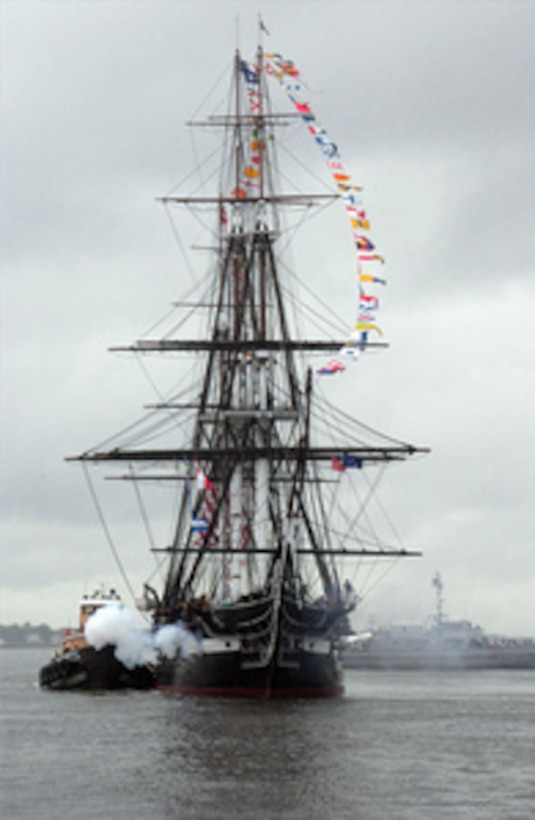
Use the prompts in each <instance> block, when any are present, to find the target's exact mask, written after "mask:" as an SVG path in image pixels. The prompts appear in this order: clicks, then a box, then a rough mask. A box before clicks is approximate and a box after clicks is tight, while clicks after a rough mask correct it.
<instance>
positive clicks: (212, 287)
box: [75, 37, 425, 698]
mask: <svg viewBox="0 0 535 820" xmlns="http://www.w3.org/2000/svg"><path fill="white" fill-rule="evenodd" d="M260 39H262V38H261V37H260ZM230 74H231V81H230V83H229V86H230V91H229V93H228V94H227V96H226V97H225V100H226V101H227V103H228V104H227V106H226V108H225V111H224V112H223V113H221V114H217V113H216V114H213V115H211V116H209V117H208V118H207V119H206V120H201V121H200V122H198V123H193V125H196V126H199V127H200V128H202V129H205V130H208V131H210V133H211V135H212V136H213V134H214V132H215V134H216V135H217V137H221V140H219V139H218V144H220V153H219V154H218V158H219V159H218V160H217V162H218V163H219V165H218V170H217V173H216V171H214V169H213V167H212V166H211V165H210V164H209V163H207V164H206V165H202V164H201V168H202V170H203V171H204V178H205V180H209V181H210V182H211V183H212V187H213V190H212V191H210V192H209V193H205V191H204V189H201V188H199V189H193V191H188V193H187V194H182V193H177V192H176V191H174V192H173V193H172V194H170V195H168V196H166V197H163V198H162V200H161V201H162V203H163V205H164V207H165V208H166V210H167V212H168V213H170V214H172V215H174V214H175V213H176V212H177V211H179V210H180V209H181V208H184V209H186V211H187V212H188V214H193V216H194V217H195V219H197V221H198V222H201V223H202V225H203V226H206V227H207V228H208V240H207V242H205V243H204V245H203V246H201V248H200V251H201V253H205V252H208V253H209V256H210V260H211V261H210V263H209V265H208V273H207V275H206V276H203V277H202V280H201V278H200V277H199V280H198V281H195V283H194V286H193V288H192V291H191V293H190V294H189V295H188V297H187V298H184V299H183V300H181V301H180V302H178V303H177V304H176V305H175V308H176V311H177V314H176V315H175V314H174V321H171V322H170V327H169V328H167V329H165V330H162V331H161V332H160V331H159V332H158V333H157V334H152V335H149V336H148V337H146V338H143V339H139V340H137V341H136V342H135V343H133V344H131V345H128V346H125V347H118V348H115V349H116V350H120V351H128V352H129V353H131V354H132V355H135V356H140V357H144V356H152V357H155V356H156V357H160V358H170V359H172V364H171V365H170V367H173V366H174V367H175V368H176V373H177V376H176V381H177V383H178V384H179V387H178V388H177V387H175V388H174V389H171V390H170V391H169V392H168V394H167V395H165V396H160V398H159V400H158V402H157V403H156V404H154V405H152V406H151V407H150V408H149V411H148V413H147V415H146V417H144V418H143V419H142V420H141V421H140V422H139V423H136V424H134V425H132V426H131V427H129V428H128V430H127V432H126V434H125V435H123V436H122V438H121V436H119V437H117V439H114V440H110V442H108V444H107V445H106V446H105V447H102V446H99V447H95V448H92V449H90V450H88V451H86V452H84V453H83V454H81V455H79V456H76V457H75V458H76V459H77V460H80V461H82V462H83V464H84V467H86V466H87V465H88V464H89V463H90V462H96V463H99V464H105V465H111V464H113V465H115V466H116V467H117V468H118V469H119V473H118V474H115V475H114V476H111V477H112V478H116V479H123V480H124V481H127V482H131V484H132V486H133V488H134V494H135V495H136V496H138V497H139V496H140V494H141V493H142V492H143V491H144V489H145V488H146V487H147V486H151V487H152V488H154V487H155V486H158V485H159V486H161V487H163V488H164V489H166V490H167V491H168V492H170V495H171V496H172V498H173V502H172V504H171V503H170V506H171V507H173V510H172V511H171V513H170V515H171V517H172V520H173V522H174V523H173V526H172V529H171V536H170V538H169V541H168V543H157V544H153V545H152V547H151V549H152V551H153V553H154V556H155V560H156V562H157V564H158V571H159V573H160V576H161V577H162V581H161V583H160V585H158V583H155V582H151V583H150V584H147V585H146V587H145V594H144V601H145V604H144V605H145V609H146V610H147V611H148V612H149V613H150V617H151V620H152V625H153V631H154V635H155V641H156V644H157V646H158V647H159V651H160V664H159V669H158V673H157V685H158V687H159V688H161V689H163V690H166V691H170V692H171V691H172V692H178V693H183V694H189V693H196V694H210V695H238V696H249V697H264V698H269V697H294V696H295V697H306V696H312V697H328V696H336V695H340V694H341V693H342V692H343V679H342V667H341V663H340V652H339V650H340V641H341V637H342V636H343V635H344V634H346V633H347V632H348V631H349V630H350V623H349V617H350V613H351V612H352V610H353V609H354V608H355V606H356V604H357V601H358V597H359V594H360V593H359V590H358V581H357V582H355V574H354V570H355V563H357V564H358V565H359V566H360V565H362V564H366V562H376V561H377V560H378V559H381V560H385V559H386V560H388V561H395V560H397V559H398V558H400V557H407V556H410V555H416V554H417V553H416V552H413V551H412V552H411V551H409V550H406V549H405V548H403V547H401V546H399V545H397V544H391V543H390V542H389V541H388V540H386V541H385V539H384V536H383V537H382V538H381V537H377V534H376V531H375V527H374V526H372V525H371V524H370V522H369V507H370V504H371V501H370V498H371V497H372V496H373V491H374V487H375V484H376V483H377V479H378V476H379V475H380V474H382V472H383V468H385V467H387V466H388V465H389V464H391V463H396V464H398V463H399V462H402V461H404V460H406V459H408V458H409V457H411V456H414V455H415V454H417V453H421V452H424V451H425V448H419V447H416V446H414V445H411V444H409V443H407V442H404V441H401V440H398V439H394V438H391V437H387V436H384V435H382V434H380V433H379V432H377V431H375V430H373V429H372V428H371V427H369V426H365V425H362V424H360V423H359V422H357V421H356V420H354V419H353V418H352V417H351V416H350V414H348V413H347V412H345V411H344V410H342V409H341V407H340V401H339V398H336V399H332V400H330V399H329V397H328V394H329V390H330V389H331V388H333V389H334V388H335V387H336V382H337V380H340V379H342V378H344V379H349V380H351V379H352V378H353V375H354V373H355V372H356V371H355V370H353V368H355V367H357V365H356V364H355V361H356V360H357V359H358V358H359V356H361V355H362V354H365V353H367V351H369V350H370V349H371V348H376V347H381V346H384V343H383V342H382V339H381V335H380V334H381V331H380V329H379V327H378V325H377V324H376V319H375V313H376V310H377V308H378V305H379V297H378V295H377V293H376V291H377V290H378V289H379V288H381V287H382V286H383V285H384V284H385V280H384V278H383V276H384V274H383V273H382V265H383V262H384V260H383V258H382V257H381V256H380V255H379V254H378V253H377V250H376V248H375V245H374V244H373V242H372V240H371V238H370V235H369V229H370V226H369V221H368V218H367V216H366V213H365V211H364V209H363V205H362V201H361V195H360V189H359V187H358V186H356V185H354V184H353V182H352V180H351V178H350V176H349V174H348V173H347V172H346V170H345V168H344V166H343V164H342V161H341V157H340V153H339V150H338V147H337V145H336V144H335V143H334V142H333V141H332V140H331V139H330V137H329V136H328V134H327V132H326V130H325V129H324V128H323V127H322V126H320V124H319V122H318V120H317V118H316V117H315V114H314V113H313V111H312V109H311V106H310V103H309V101H308V100H305V99H304V97H303V92H302V86H301V78H300V73H299V70H298V69H297V67H296V66H295V64H294V63H293V62H291V61H289V60H286V59H285V58H283V57H282V55H280V54H276V53H266V52H265V51H264V49H263V48H262V47H259V48H258V50H257V52H256V54H255V57H254V59H253V60H251V61H248V60H246V59H244V58H243V56H242V55H241V53H239V52H236V53H235V55H234V57H233V60H232V68H231V72H230ZM272 94H273V96H275V94H277V95H278V96H279V98H280V101H281V102H282V103H283V104H284V105H283V111H282V112H281V111H275V110H274V106H273V103H272ZM296 129H301V131H302V133H303V137H304V138H305V139H306V140H310V138H312V142H313V146H314V151H315V152H316V153H315V156H317V158H318V159H319V160H320V162H319V163H318V165H319V166H321V167H322V168H323V169H325V166H326V168H327V177H328V184H326V185H325V189H324V190H322V191H320V192H318V193H303V192H299V191H297V190H295V188H294V187H293V186H292V184H291V183H290V182H289V177H287V176H284V174H283V172H282V171H281V164H280V159H281V156H280V155H281V154H282V153H283V149H284V147H285V145H286V142H285V140H286V135H287V133H289V132H292V131H295V130H296ZM281 132H282V133H284V138H280V137H279V135H280V134H281ZM307 134H308V135H307ZM315 178H316V180H317V178H318V177H317V174H316V176H315ZM335 200H339V202H340V203H341V204H342V206H343V209H344V210H345V212H346V216H347V218H348V222H349V227H350V230H351V239H352V244H351V249H352V253H353V256H352V257H351V256H350V259H349V262H348V267H350V268H351V270H352V271H354V272H352V273H351V274H350V275H348V277H347V278H346V277H344V278H343V280H341V281H340V282H339V283H337V286H340V287H344V288H347V292H348V294H352V296H351V298H352V299H353V302H352V305H351V309H350V318H348V319H346V320H345V321H346V322H347V326H346V327H344V325H345V322H344V321H340V320H339V319H338V318H336V320H333V321H332V322H329V321H327V320H326V317H330V316H331V315H332V311H330V312H329V309H328V308H327V307H326V306H325V305H323V307H318V305H320V304H321V303H320V302H317V303H316V307H313V305H314V302H313V298H314V296H313V294H311V293H310V291H311V289H310V287H309V286H308V285H305V283H301V284H300V285H299V284H298V282H299V280H298V279H297V277H296V275H295V274H294V273H293V272H292V270H291V267H290V265H289V263H288V262H287V261H286V257H285V253H286V251H287V250H288V244H289V238H290V237H292V238H293V234H294V231H295V228H296V224H297V223H299V222H300V221H302V220H303V219H304V217H307V216H308V215H309V213H311V212H313V211H314V213H319V214H321V212H322V209H323V208H325V207H326V206H327V205H330V204H331V202H334V201H335ZM335 205H336V207H339V205H338V204H337V203H336V202H335ZM173 218H174V216H173ZM286 220H287V221H286ZM324 238H325V243H327V242H329V233H328V232H326V233H325V237H324ZM190 241H193V235H192V237H191V239H190ZM326 258H328V257H326ZM327 264H328V263H327ZM307 278H308V280H309V281H310V277H307ZM330 284H331V285H332V284H333V283H330ZM176 316H178V317H179V318H176ZM355 317H356V321H355ZM191 327H193V329H194V331H195V332H194V333H192V334H191V335H190V328H191ZM333 328H335V329H334V331H333ZM340 328H342V329H340ZM346 328H349V329H346ZM366 363H367V362H366ZM360 366H361V365H360V364H359V367H360ZM352 370H353V372H351V371H352ZM121 470H122V471H123V472H122V473H121ZM374 473H375V475H374ZM370 474H371V477H370ZM355 488H356V492H357V496H356V497H355V495H352V491H355ZM359 488H360V489H359ZM358 493H360V495H358ZM143 517H144V518H146V517H147V516H145V514H144V516H143Z"/></svg>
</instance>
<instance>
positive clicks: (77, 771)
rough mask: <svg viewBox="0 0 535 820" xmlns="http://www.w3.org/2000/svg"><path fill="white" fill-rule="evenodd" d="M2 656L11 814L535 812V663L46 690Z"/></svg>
mask: <svg viewBox="0 0 535 820" xmlns="http://www.w3.org/2000/svg"><path fill="white" fill-rule="evenodd" d="M50 654H51V653H50V650H43V649H6V648H4V649H1V650H0V694H1V718H0V720H1V729H0V755H1V765H0V779H1V793H0V817H1V818H3V820H11V818H14V819H15V818H16V819H17V820H18V819H19V818H20V819H21V820H34V819H35V818H40V820H59V818H62V820H63V818H65V817H68V818H69V820H82V819H83V820H99V818H102V820H132V819H133V818H136V820H160V819H161V820H164V819H165V820H172V818H187V819H188V820H189V819H190V818H191V820H203V818H251V820H252V819H253V818H255V820H264V819H266V820H267V818H274V819H275V818H288V819H289V820H325V819H329V818H333V820H336V819H337V818H351V819H353V818H356V819H357V820H358V819H360V818H362V820H391V819H392V818H394V819H395V820H416V819H418V820H419V819H420V818H426V819H427V818H430V817H432V818H434V819H436V818H452V820H453V819H455V820H459V818H467V819H468V818H469V820H478V818H481V819H483V818H485V820H487V819H488V820H490V819H491V818H492V820H494V819H495V818H500V820H503V819H504V818H510V819H511V820H524V819H525V820H531V818H533V817H535V766H534V757H533V755H534V750H535V670H532V671H514V672H511V671H477V672H476V671H473V672H447V673H445V672H421V671H420V672H397V673H395V672H373V671H357V670H353V671H352V670H349V671H347V672H346V695H345V697H343V698H340V699H336V700H323V701H322V700H318V701H312V700H302V701H292V700H282V701H262V702H260V701H248V700H234V699H212V698H200V697H170V696H164V695H161V694H159V693H157V692H154V691H153V692H115V693H111V692H109V693H101V694H91V693H74V692H58V693H54V692H46V691H42V690H40V689H39V687H38V686H37V685H36V680H37V673H38V669H39V668H40V666H41V665H43V663H45V662H46V661H47V660H48V658H49V657H50Z"/></svg>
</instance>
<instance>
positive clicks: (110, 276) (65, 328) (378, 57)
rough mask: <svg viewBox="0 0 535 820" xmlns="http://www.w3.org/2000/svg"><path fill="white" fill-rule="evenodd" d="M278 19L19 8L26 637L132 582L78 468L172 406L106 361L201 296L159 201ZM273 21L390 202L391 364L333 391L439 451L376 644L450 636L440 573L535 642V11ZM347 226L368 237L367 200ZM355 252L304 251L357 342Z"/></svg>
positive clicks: (17, 486)
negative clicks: (196, 127)
mask: <svg viewBox="0 0 535 820" xmlns="http://www.w3.org/2000/svg"><path fill="white" fill-rule="evenodd" d="M258 10H259V6H258V5H257V4H256V3H252V2H241V3H240V2H230V0H228V1H226V0H195V2H184V0H182V1H181V0H175V2H158V0H150V2H143V0H137V2H133V1H132V2H129V0H123V1H122V2H107V1H106V0H100V2H78V1H77V0H71V1H70V2H47V0H38V2H27V0H16V1H15V0H12V1H11V0H3V2H1V4H0V15H1V17H0V21H1V32H0V36H1V43H0V47H1V55H2V57H1V59H2V66H1V73H2V83H1V88H0V95H1V96H0V107H1V110H0V116H1V120H2V123H3V126H2V129H3V135H2V141H1V145H0V161H1V175H2V190H1V203H0V204H1V222H2V251H1V253H2V256H1V260H2V265H1V281H2V293H1V302H0V305H1V333H2V359H1V372H2V393H1V396H2V398H1V416H2V434H1V444H2V449H1V453H2V457H1V467H2V478H1V482H2V527H1V579H0V585H1V601H0V622H3V623H5V622H11V621H25V620H30V621H33V622H36V621H42V620H45V621H48V622H50V623H52V624H53V625H60V624H63V623H66V622H68V621H71V622H72V620H73V618H74V614H75V608H76V601H77V599H78V597H79V595H80V594H81V593H82V592H85V591H90V588H91V587H92V586H93V585H94V584H95V583H97V582H99V581H101V580H103V581H109V582H110V583H115V584H116V585H117V586H118V587H121V581H120V578H119V577H118V574H117V571H116V569H115V566H114V564H113V561H112V559H111V556H110V553H109V550H108V547H107V544H106V542H105V539H104V536H103V534H102V530H101V529H100V527H99V524H98V521H97V520H96V514H95V511H94V508H93V507H92V504H91V500H90V496H89V493H88V491H87V488H86V484H85V481H84V477H83V473H82V472H81V471H80V470H79V469H78V468H77V467H76V466H73V465H69V464H65V463H64V461H63V458H64V456H65V455H67V454H72V453H77V452H80V451H82V450H84V449H86V448H87V447H88V446H90V445H92V444H94V443H96V442H98V441H99V440H100V439H103V438H105V437H106V436H107V435H109V434H111V433H112V432H113V431H114V430H115V429H117V428H120V427H121V426H123V424H125V423H126V422H127V421H128V420H129V419H130V418H134V417H137V416H138V415H139V409H140V407H141V406H142V405H143V403H146V402H147V401H150V400H152V398H153V397H152V396H150V395H149V393H148V390H147V384H146V382H145V381H144V380H143V378H142V376H141V375H140V372H139V369H138V368H137V367H136V365H135V364H134V363H133V362H131V361H130V360H124V359H120V358H117V357H114V356H112V355H110V354H109V353H107V352H106V349H107V347H108V346H110V345H112V344H116V343H128V342H130V341H132V340H134V339H136V338H138V337H139V336H140V335H141V333H143V332H144V331H145V329H146V328H147V327H148V326H150V325H151V323H152V321H153V320H155V319H157V318H159V317H160V316H161V315H162V313H164V312H165V310H166V308H167V306H168V305H169V304H170V303H171V302H172V301H173V299H176V298H177V296H178V295H179V293H180V292H181V291H182V290H183V288H184V281H185V279H186V280H187V276H188V274H187V273H186V272H185V271H184V266H183V264H182V262H181V259H180V256H179V254H178V253H177V247H176V243H175V242H174V238H173V236H172V232H171V231H170V230H169V224H168V222H167V221H166V218H165V214H164V213H163V211H162V209H161V207H159V206H158V205H157V204H156V203H155V202H154V198H155V197H157V196H160V195H162V194H165V193H167V192H168V191H169V190H170V189H171V188H172V187H173V185H174V184H175V183H176V182H177V181H178V180H179V179H181V178H182V177H184V175H185V173H186V172H187V170H189V167H190V166H189V163H191V161H192V159H193V158H194V154H193V153H192V144H191V138H190V134H189V132H188V129H186V128H185V127H184V123H185V122H186V121H187V120H188V119H190V118H191V117H192V116H194V115H195V114H196V112H197V110H198V109H199V107H200V104H201V103H202V101H203V99H204V97H205V95H206V93H207V92H208V91H209V90H210V88H211V87H212V85H213V83H214V82H215V81H216V80H217V79H218V78H219V77H220V75H221V74H222V72H223V71H224V69H225V68H226V67H227V66H229V65H230V61H231V58H232V55H233V52H234V49H235V46H236V41H237V39H238V40H239V43H240V46H241V48H242V50H243V52H244V54H245V55H246V56H250V57H253V55H254V50H255V47H256V19H257V14H258ZM262 13H263V16H264V19H265V22H266V25H267V27H268V29H269V30H270V37H269V38H268V39H267V41H266V44H265V45H266V48H267V49H272V50H274V51H280V52H281V53H282V54H284V55H285V56H286V57H288V58H291V59H293V60H294V61H295V62H296V63H297V65H298V66H299V68H300V70H301V72H302V75H303V77H304V78H305V80H306V83H307V87H308V89H309V91H310V94H309V100H310V103H311V105H312V108H313V110H314V111H315V113H316V115H317V117H318V119H319V120H320V121H321V122H322V124H324V125H325V126H326V127H327V129H328V131H329V134H330V135H331V136H332V138H333V139H334V140H335V141H336V142H337V143H338V145H339V146H340V150H341V153H342V156H343V159H344V163H345V165H346V167H347V169H348V170H349V171H350V173H351V174H352V176H353V177H354V178H355V179H356V180H359V181H360V182H362V183H363V184H364V186H365V187H364V194H363V196H364V200H365V203H366V205H367V210H368V212H369V215H370V217H371V219H372V234H373V236H374V239H375V240H376V241H377V244H378V245H380V247H381V250H382V251H383V253H384V255H385V257H386V259H387V266H386V273H387V276H388V280H389V285H388V288H387V290H386V291H385V293H384V296H383V298H382V302H383V310H382V312H381V325H382V327H383V329H384V330H385V332H386V334H387V336H388V339H389V341H390V343H391V347H390V349H389V350H388V351H386V352H384V353H381V354H380V355H374V356H373V357H372V356H369V357H365V358H364V359H362V360H361V361H359V363H358V364H357V365H355V369H352V370H351V373H350V374H345V375H344V377H343V378H344V381H343V382H337V384H336V386H335V387H334V388H333V390H335V391H342V392H343V394H344V396H343V398H345V399H346V400H348V402H349V404H350V406H352V407H353V408H354V410H355V412H356V414H357V415H358V416H359V418H362V419H363V420H364V421H366V422H369V423H372V424H374V425H376V426H378V427H379V428H381V429H384V430H385V431H386V432H388V433H391V434H393V435H397V436H399V437H401V438H404V439H406V440H410V441H413V442H415V443H417V444H422V445H429V446H431V448H432V450H433V452H432V455H431V456H428V457H427V458H426V459H424V460H421V461H418V462H415V463H409V464H408V465H404V466H403V467H402V468H401V469H400V471H399V472H397V473H393V474H392V475H391V477H390V482H389V484H388V486H387V488H386V494H387V497H388V501H389V504H390V509H391V514H392V517H393V518H394V520H395V522H396V526H397V529H398V530H399V531H400V533H401V534H402V536H403V540H404V542H405V545H406V546H407V547H414V548H417V549H422V550H423V551H424V557H423V558H422V559H420V560H418V561H410V562H404V563H403V564H399V565H397V566H396V567H395V569H394V570H393V571H392V572H391V573H390V574H389V575H388V577H387V578H386V579H385V580H384V581H383V582H382V584H380V585H379V586H378V587H377V589H376V591H375V594H374V595H373V596H372V597H370V598H369V599H367V601H366V602H365V605H364V607H363V609H362V614H361V617H360V619H359V622H358V625H361V626H365V625H366V623H367V620H368V619H369V618H374V619H375V620H376V621H379V622H384V621H389V620H397V621H414V620H423V619H424V618H425V617H426V616H427V615H428V614H429V613H430V612H431V611H432V609H433V606H434V600H433V592H432V588H431V578H432V576H433V575H434V573H435V572H436V571H437V570H439V571H440V572H441V573H442V576H443V579H444V582H445V594H446V610H447V612H448V614H450V615H451V616H456V617H466V618H469V619H471V620H474V621H476V622H480V623H481V624H482V625H483V626H485V627H486V628H488V629H489V630H492V631H509V632H514V633H524V634H532V633H535V544H534V543H533V541H534V529H535V528H534V512H533V500H532V499H533V496H534V494H535V492H534V491H535V486H534V484H535V481H534V477H533V476H534V469H533V457H534V455H535V432H534V425H533V420H532V417H533V408H534V398H535V397H534V386H533V364H534V353H533V349H534V346H533V342H532V338H531V331H532V324H531V323H532V322H533V319H534V318H535V284H534V279H533V275H532V270H531V268H532V261H531V253H530V251H531V247H530V248H529V249H528V240H530V239H531V234H532V232H533V228H532V226H531V224H530V223H531V221H532V219H533V216H534V193H533V192H534V190H535V172H534V167H535V166H534V160H533V156H534V150H533V149H534V141H533V140H534V136H533V135H534V134H535V104H534V99H533V96H534V94H533V89H534V83H535V51H534V49H533V30H534V27H535V4H534V3H532V2H528V0H525V2H522V0H506V1H505V2H493V1H492V0H486V1H485V2H472V1H471V0H463V1H462V2H460V0H459V2H455V1H454V0H448V2H438V1H437V0H425V2H409V1H408V0H407V2H404V1H403V0H396V1H394V0H392V1H391V2H381V0H375V2H371V1H370V2H358V0H348V1H347V2H340V0H329V1H328V2H311V0H286V2H280V3H279V2H277V1H276V0H270V2H265V3H264V4H263V8H262ZM237 19H239V22H238V23H237ZM276 90H277V89H275V90H274V91H273V92H272V94H273V96H274V97H275V96H276V95H275V91H276ZM277 102H278V103H279V104H280V105H281V106H282V107H284V106H285V104H286V101H285V100H284V98H283V97H282V95H279V97H278V99H277ZM205 113H206V112H205ZM315 161H316V162H317V168H316V172H317V174H318V175H320V176H321V175H322V174H323V175H324V179H325V182H328V181H329V177H328V173H327V172H326V171H325V169H324V167H323V165H322V160H321V157H320V155H319V154H318V155H317V157H315ZM337 220H338V223H339V225H340V235H342V234H343V232H344V230H346V227H347V226H346V222H345V215H344V213H343V210H342V209H340V211H339V214H338V216H337ZM330 241H331V233H330V232H328V233H327V234H325V235H319V236H316V238H315V239H314V240H313V239H311V247H310V249H309V253H308V256H307V255H306V254H305V256H304V257H303V259H304V260H305V263H306V264H307V265H309V266H310V269H311V271H310V276H311V278H312V279H313V281H314V283H318V284H319V287H320V289H321V287H323V288H324V291H325V293H324V295H325V296H327V295H328V296H329V298H330V299H332V302H333V307H334V308H335V309H337V310H338V312H339V313H341V314H342V315H344V314H345V315H347V317H348V323H352V321H353V319H354V311H353V309H352V308H351V309H350V310H349V311H348V304H349V305H350V307H351V299H352V298H353V296H352V294H353V290H352V277H353V269H354V259H353V257H352V256H351V250H350V243H349V240H347V242H348V244H347V248H348V249H349V250H348V253H347V254H346V255H344V254H345V250H344V247H343V243H342V248H341V249H338V250H337V249H335V248H334V247H333V249H332V251H331V247H330ZM344 241H346V240H344ZM314 242H316V243H317V244H316V245H314ZM186 284H187V281H186ZM356 368H358V370H357V369H356ZM136 524H137V522H136ZM122 558H123V560H124V562H125V564H126V565H127V566H128V567H129V568H130V569H131V575H132V581H133V583H134V584H136V585H139V584H140V583H141V581H142V580H143V578H144V576H145V574H146V572H147V570H148V568H150V567H151V564H150V563H149V562H148V559H147V556H146V555H145V554H144V552H143V551H142V550H141V549H140V548H139V544H138V542H137V541H136V536H135V535H134V527H133V525H132V539H131V543H130V545H129V546H128V548H127V549H124V551H123V552H122Z"/></svg>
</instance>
